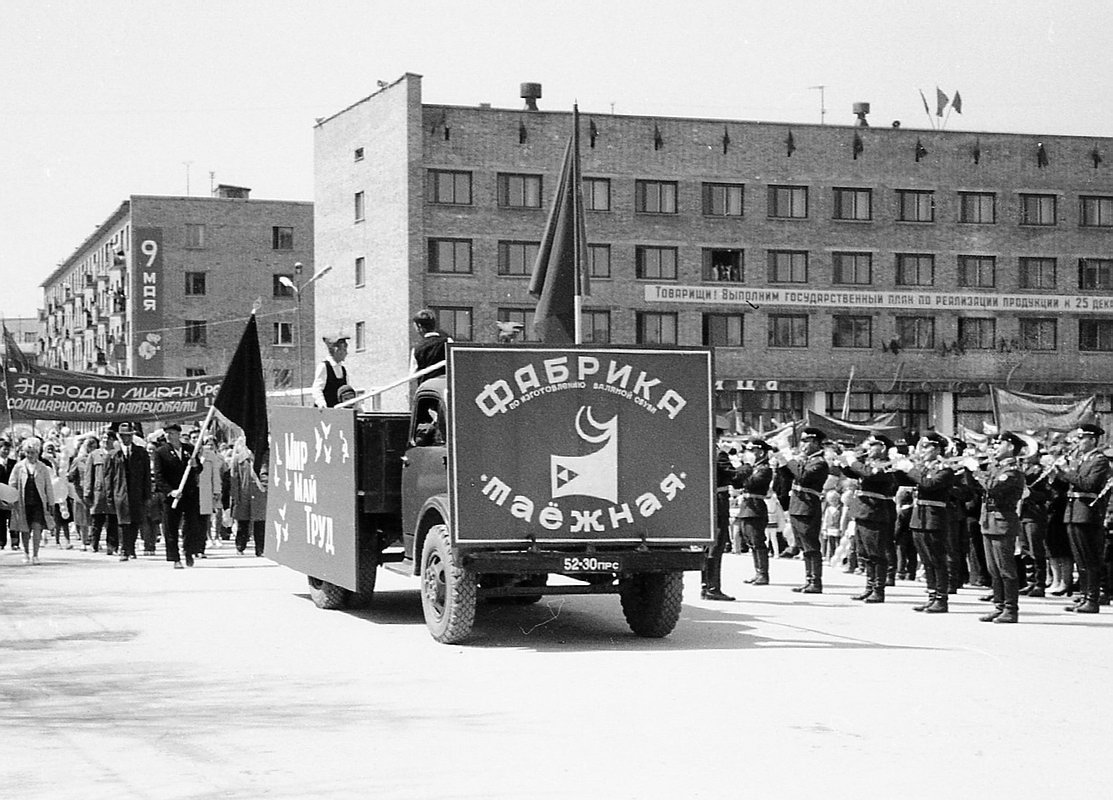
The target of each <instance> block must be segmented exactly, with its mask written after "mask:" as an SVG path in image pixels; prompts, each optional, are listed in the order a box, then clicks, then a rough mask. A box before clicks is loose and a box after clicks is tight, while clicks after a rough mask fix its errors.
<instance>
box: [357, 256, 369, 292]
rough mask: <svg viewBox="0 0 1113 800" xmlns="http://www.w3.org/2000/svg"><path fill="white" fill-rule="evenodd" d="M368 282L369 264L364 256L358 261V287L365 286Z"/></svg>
mask: <svg viewBox="0 0 1113 800" xmlns="http://www.w3.org/2000/svg"><path fill="white" fill-rule="evenodd" d="M366 281H367V262H366V261H364V259H363V256H360V257H359V258H357V259H356V286H363V284H364V283H365V282H366Z"/></svg>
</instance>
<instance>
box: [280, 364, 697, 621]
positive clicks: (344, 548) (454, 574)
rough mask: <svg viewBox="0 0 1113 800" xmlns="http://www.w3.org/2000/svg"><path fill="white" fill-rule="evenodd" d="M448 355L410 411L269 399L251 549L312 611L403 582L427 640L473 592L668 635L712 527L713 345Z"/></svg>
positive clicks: (466, 608) (468, 610) (477, 597)
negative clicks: (586, 603) (591, 598)
mask: <svg viewBox="0 0 1113 800" xmlns="http://www.w3.org/2000/svg"><path fill="white" fill-rule="evenodd" d="M446 369H447V373H446V375H444V376H440V377H436V378H433V379H431V380H427V381H425V382H423V383H422V384H420V385H419V386H418V387H417V389H416V391H415V392H414V394H413V398H412V402H411V412H410V413H408V414H401V413H391V412H385V411H369V412H362V411H353V410H350V409H341V408H332V409H318V408H302V407H282V406H280V407H273V408H272V409H271V411H270V431H271V433H270V436H271V442H270V471H269V474H268V479H269V480H270V482H271V485H270V491H269V493H268V509H267V510H268V515H267V516H268V519H267V545H266V550H267V555H268V556H270V557H271V558H273V559H274V560H275V561H277V562H278V563H280V564H283V565H285V566H287V567H290V568H292V569H294V570H297V571H298V572H301V573H304V574H305V575H306V576H307V577H308V580H309V593H310V596H311V597H312V599H313V602H314V603H315V604H316V605H317V606H318V607H320V608H326V609H337V608H343V607H345V606H360V605H365V604H368V603H370V601H371V599H372V597H373V593H374V590H375V579H376V575H377V573H378V571H379V570H380V569H388V570H391V571H392V572H397V573H400V574H402V575H406V576H411V577H416V578H418V579H419V581H420V588H421V604H422V610H423V612H424V617H425V622H426V624H427V626H428V628H429V631H430V633H431V634H432V636H433V638H434V639H436V640H437V641H439V642H443V643H456V642H460V641H463V640H464V639H466V638H467V637H468V636H469V634H470V633H471V631H472V626H473V623H474V620H475V615H476V608H477V604H478V603H479V602H480V601H484V602H503V603H522V604H526V603H532V602H537V601H538V600H540V599H541V598H542V597H543V596H545V595H569V594H617V595H618V596H619V599H620V602H621V607H622V611H623V613H624V615H625V617H626V621H627V623H628V624H629V626H630V628H631V629H632V630H633V632H634V633H635V634H637V635H639V636H646V637H663V636H666V635H668V634H669V633H670V632H671V631H672V630H673V628H674V627H675V626H676V623H677V621H678V620H679V617H680V611H681V602H682V595H683V573H684V571H686V570H696V569H700V568H701V567H702V565H703V562H704V559H705V557H706V551H707V548H708V547H709V546H710V544H711V541H712V537H713V526H714V485H713V456H714V447H713V435H712V434H713V430H712V383H711V375H712V362H711V351H710V350H709V349H707V348H667V349H666V348H648V347H645V348H643V347H590V346H576V347H566V348H556V347H552V346H548V347H546V346H528V345H479V344H456V343H453V344H450V345H449V346H448V349H447V355H446Z"/></svg>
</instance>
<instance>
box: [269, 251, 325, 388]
mask: <svg viewBox="0 0 1113 800" xmlns="http://www.w3.org/2000/svg"><path fill="white" fill-rule="evenodd" d="M301 269H302V263H301V262H300V261H298V262H297V263H296V264H294V274H295V275H301ZM331 269H332V265H329V266H327V267H323V268H321V269H320V270H318V271H317V272H315V273H313V275H312V276H311V277H309V278H307V279H306V280H305V281H303V282H302V283H301V284H300V285H299V284H296V283H294V282H293V281H292V280H290V279H289V278H287V277H286V276H285V275H279V276H278V282H279V283H281V284H282V285H283V286H285V287H286V288H287V289H289V290H291V291H292V292H293V293H294V299H296V300H297V304H298V307H297V321H298V400H299V401H300V402H301V404H302V405H303V406H304V405H305V357H304V353H303V347H304V342H303V341H302V339H303V336H302V328H301V293H302V291H303V290H304V289H305V288H306V287H307V286H309V284H311V283H313V282H314V281H315V280H317V279H319V278H323V277H324V276H325V275H327V274H328V272H329V270H331Z"/></svg>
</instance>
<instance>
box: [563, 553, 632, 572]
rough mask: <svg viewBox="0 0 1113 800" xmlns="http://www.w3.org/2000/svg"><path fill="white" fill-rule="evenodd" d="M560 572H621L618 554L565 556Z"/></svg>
mask: <svg viewBox="0 0 1113 800" xmlns="http://www.w3.org/2000/svg"><path fill="white" fill-rule="evenodd" d="M560 571H561V572H622V559H621V558H619V557H618V556H565V557H564V558H563V559H562V560H561V570H560Z"/></svg>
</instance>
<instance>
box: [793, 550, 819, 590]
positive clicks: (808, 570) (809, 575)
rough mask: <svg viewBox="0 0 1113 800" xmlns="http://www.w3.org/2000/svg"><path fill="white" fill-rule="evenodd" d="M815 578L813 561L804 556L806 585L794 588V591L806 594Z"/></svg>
mask: <svg viewBox="0 0 1113 800" xmlns="http://www.w3.org/2000/svg"><path fill="white" fill-rule="evenodd" d="M814 578H815V573H814V572H813V571H812V560H811V558H809V557H808V556H804V583H803V585H802V586H794V587H792V591H794V592H805V591H807V590H808V587H810V586H811V585H812V581H813V580H814Z"/></svg>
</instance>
